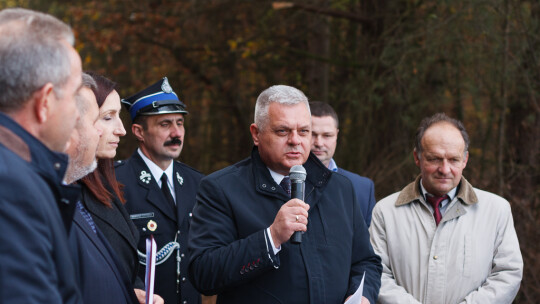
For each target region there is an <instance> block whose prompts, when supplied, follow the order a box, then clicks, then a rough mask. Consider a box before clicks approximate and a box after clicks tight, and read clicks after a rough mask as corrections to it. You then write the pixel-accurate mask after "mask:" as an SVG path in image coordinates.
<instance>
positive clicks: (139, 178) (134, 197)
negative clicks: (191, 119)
mask: <svg viewBox="0 0 540 304" xmlns="http://www.w3.org/2000/svg"><path fill="white" fill-rule="evenodd" d="M122 102H123V103H124V105H126V107H127V108H128V111H129V112H130V115H131V118H132V120H133V125H132V128H131V130H132V132H133V134H134V135H135V137H136V138H137V140H138V141H139V149H138V150H137V151H135V153H134V154H133V156H132V157H131V158H129V159H128V160H126V161H122V162H118V163H117V164H116V178H117V179H118V181H119V182H120V183H122V184H124V185H125V188H124V194H125V198H126V205H125V206H126V209H127V210H128V212H129V214H130V217H131V219H132V220H133V222H134V223H135V226H137V228H138V231H139V234H140V240H139V246H138V248H139V257H140V261H141V263H142V264H144V262H145V253H146V239H147V238H148V237H149V236H150V235H151V234H152V235H154V238H155V240H156V244H157V254H156V257H157V258H156V274H155V284H154V288H155V289H154V292H155V293H156V294H158V295H160V296H162V297H163V299H164V300H165V303H200V302H201V296H200V294H199V293H198V292H197V290H195V288H194V287H193V286H192V285H191V283H190V282H189V280H188V276H187V266H188V262H189V258H188V253H187V236H188V232H189V226H190V220H191V211H192V209H193V206H194V204H195V195H196V193H197V187H198V185H199V181H200V179H201V178H202V176H203V175H202V174H201V173H199V172H198V171H196V170H195V169H192V168H190V167H189V166H187V165H185V164H183V163H181V162H178V161H174V159H175V158H177V157H179V156H180V152H181V151H182V146H183V141H184V134H185V129H184V119H185V117H184V116H185V115H186V114H187V113H188V112H187V111H186V106H185V104H184V103H183V102H181V101H180V100H179V99H178V97H177V95H176V93H175V92H174V91H173V90H172V88H171V86H170V85H169V82H168V80H167V78H166V77H165V78H163V79H161V80H160V81H158V82H156V83H155V84H153V85H151V86H150V87H148V88H146V89H144V90H143V91H141V92H139V93H137V94H135V95H133V96H131V97H129V98H126V99H124V100H122ZM139 269H140V272H139V274H140V276H141V277H142V278H143V281H144V273H145V267H144V266H142V267H140V268H139Z"/></svg>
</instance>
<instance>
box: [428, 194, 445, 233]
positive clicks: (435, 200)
mask: <svg viewBox="0 0 540 304" xmlns="http://www.w3.org/2000/svg"><path fill="white" fill-rule="evenodd" d="M447 198H448V195H445V196H431V195H426V200H427V201H428V203H430V205H431V207H433V216H434V217H435V223H436V224H437V226H439V223H440V222H441V218H442V216H441V209H439V205H440V204H441V202H442V201H444V200H445V199H447Z"/></svg>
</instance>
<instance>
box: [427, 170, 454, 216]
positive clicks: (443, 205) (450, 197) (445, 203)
mask: <svg viewBox="0 0 540 304" xmlns="http://www.w3.org/2000/svg"><path fill="white" fill-rule="evenodd" d="M420 189H421V190H422V196H424V200H425V201H426V202H427V199H426V194H427V193H428V192H427V191H426V188H424V185H423V184H422V179H420ZM456 193H457V187H455V188H454V189H452V190H450V191H449V192H448V193H446V195H448V199H445V200H444V201H442V202H441V206H440V207H439V209H440V211H441V214H443V213H444V211H445V210H446V207H448V203H450V202H451V201H452V200H453V199H454V197H455V196H456ZM430 194H431V193H430ZM427 205H428V207H431V205H430V204H427ZM443 215H444V214H443Z"/></svg>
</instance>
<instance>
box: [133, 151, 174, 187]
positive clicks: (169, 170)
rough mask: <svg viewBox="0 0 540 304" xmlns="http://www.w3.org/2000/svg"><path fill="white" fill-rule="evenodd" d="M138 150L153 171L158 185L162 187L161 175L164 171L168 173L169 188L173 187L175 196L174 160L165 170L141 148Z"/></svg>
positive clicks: (151, 171)
mask: <svg viewBox="0 0 540 304" xmlns="http://www.w3.org/2000/svg"><path fill="white" fill-rule="evenodd" d="M137 152H139V155H140V156H141V158H142V159H143V161H144V163H145V164H146V166H147V167H148V169H150V173H152V176H153V177H154V180H155V181H156V182H157V184H158V186H159V187H160V188H161V176H162V175H163V173H165V174H167V181H168V186H169V189H171V192H172V193H171V194H172V195H173V197H174V183H173V179H172V176H173V161H171V164H170V165H169V166H168V167H167V169H165V171H163V170H162V169H161V168H160V167H159V166H158V165H156V164H154V162H153V161H151V160H150V159H149V158H148V157H146V155H144V153H142V151H141V149H137Z"/></svg>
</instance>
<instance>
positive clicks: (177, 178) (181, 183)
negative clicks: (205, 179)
mask: <svg viewBox="0 0 540 304" xmlns="http://www.w3.org/2000/svg"><path fill="white" fill-rule="evenodd" d="M176 180H178V183H179V184H180V186H181V185H183V184H184V178H182V177H181V176H180V173H178V172H176Z"/></svg>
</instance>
